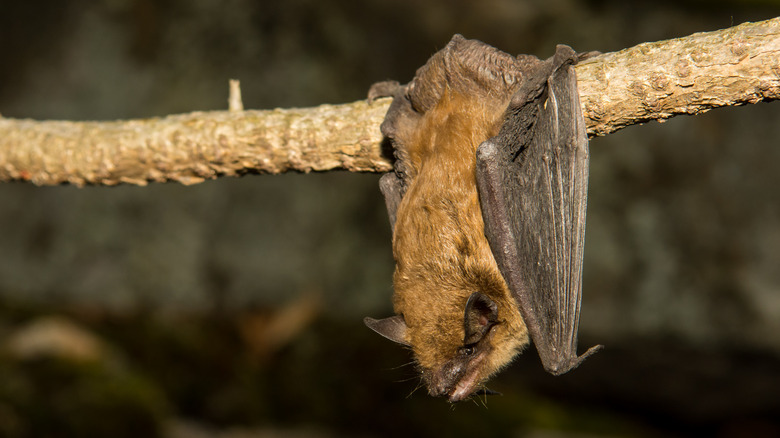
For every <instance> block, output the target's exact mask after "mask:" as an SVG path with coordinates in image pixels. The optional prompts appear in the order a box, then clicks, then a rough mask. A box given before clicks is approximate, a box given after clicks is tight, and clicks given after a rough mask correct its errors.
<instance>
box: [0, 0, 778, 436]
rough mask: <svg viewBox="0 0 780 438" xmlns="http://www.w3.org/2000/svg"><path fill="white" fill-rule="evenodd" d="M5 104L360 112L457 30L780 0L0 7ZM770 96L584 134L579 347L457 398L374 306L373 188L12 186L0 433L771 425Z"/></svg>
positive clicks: (750, 16)
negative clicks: (549, 366) (240, 104)
mask: <svg viewBox="0 0 780 438" xmlns="http://www.w3.org/2000/svg"><path fill="white" fill-rule="evenodd" d="M0 6H1V7H0V11H1V12H0V47H1V49H0V54H2V62H0V114H2V116H4V117H13V118H33V119H40V120H43V119H65V120H114V119H127V118H146V117H159V116H164V115H167V114H173V113H183V112H189V111H195V110H223V109H226V108H227V100H226V99H227V90H228V79H230V78H235V79H240V80H241V86H242V90H243V98H244V104H245V106H246V107H247V108H252V109H264V108H274V107H305V106H314V105H318V104H322V103H344V102H351V101H355V100H358V99H362V98H364V97H365V94H366V90H368V87H369V86H370V85H371V84H372V83H373V82H376V81H380V80H386V79H397V80H400V81H402V82H405V81H408V80H409V79H411V78H412V76H413V75H414V71H415V69H416V68H417V67H419V66H421V65H422V64H424V63H425V61H426V60H427V58H428V57H429V56H430V55H431V54H432V53H434V52H435V51H436V50H438V49H440V48H442V47H443V46H444V45H445V44H446V43H447V42H448V41H449V39H450V37H451V36H452V34H454V33H461V34H463V35H465V36H466V37H469V38H478V39H481V40H483V41H485V42H488V43H490V44H492V45H494V46H497V47H499V48H501V49H503V50H505V51H508V52H510V53H530V54H535V55H537V56H540V57H547V56H549V55H550V54H552V52H553V50H554V47H555V44H556V43H566V44H569V45H571V46H573V47H574V48H575V49H577V50H580V51H588V50H599V51H602V52H608V51H614V50H619V49H622V48H625V47H630V46H632V45H635V44H638V43H641V42H645V41H657V40H662V39H667V38H674V37H680V36H685V35H689V34H691V33H694V32H700V31H710V30H716V29H721V28H725V27H729V26H731V25H735V24H739V23H742V22H744V21H759V20H764V19H768V18H772V17H775V16H778V15H780V2H778V1H771V0H753V1H749V0H745V1H737V0H720V1H703V0H698V1H697V0H675V1H663V0H661V1H659V0H655V1H635V2H624V1H618V0H593V1H582V2H578V1H574V0H544V1H510V0H486V1H481V2H469V1H427V2H421V1H411V0H406V1H395V2H391V1H387V0H367V1H366V0H364V1H354V0H351V1H350V0H343V1H331V2H325V1H314V0H287V1H278V2H270V1H251V0H229V1H208V0H186V1H185V0H165V1H152V0H102V1H86V0H73V1H68V2H63V1H54V0H51V1H41V0H38V1H27V2H23V1H9V0H2V2H1V3H0ZM778 120H780V104H777V103H762V104H758V105H751V106H745V107H739V108H727V109H719V110H715V111H712V112H710V113H707V114H704V115H700V116H696V117H677V118H674V119H672V120H669V121H668V122H666V123H664V124H658V123H650V124H647V125H645V126H634V127H630V128H627V129H625V130H623V131H621V132H618V133H616V134H613V135H610V136H607V137H605V138H595V139H593V140H592V141H591V181H590V193H589V198H590V199H589V201H590V202H589V206H588V232H587V243H586V250H585V268H584V277H585V278H584V281H585V282H584V290H583V295H584V299H583V303H582V317H581V326H580V333H581V336H580V345H581V348H585V347H587V346H590V345H592V344H594V343H603V344H605V345H606V349H605V350H604V351H603V352H601V353H599V354H598V355H596V356H594V357H593V358H591V359H589V360H588V361H587V362H585V364H584V365H583V366H582V367H580V368H579V369H577V370H576V371H574V372H572V373H570V374H568V375H565V376H562V377H552V376H549V375H546V374H544V372H543V371H542V369H541V366H540V363H539V359H538V357H537V356H536V353H535V352H534V351H533V350H530V351H528V352H527V353H526V354H524V355H523V356H522V357H521V358H520V359H519V360H518V361H517V362H516V363H515V364H514V365H513V366H512V367H510V368H509V369H507V370H506V371H504V372H503V374H501V375H500V376H499V377H498V378H497V379H495V381H494V382H493V384H492V385H491V387H492V388H493V389H495V390H498V391H500V392H502V393H503V396H496V397H490V398H488V399H484V400H482V399H480V400H477V401H476V402H474V403H471V402H467V403H461V404H458V405H456V406H450V405H449V404H448V403H446V402H445V401H443V400H439V399H431V398H430V397H428V396H427V395H426V394H425V390H424V389H420V390H417V391H415V389H417V388H418V386H419V380H418V379H417V377H416V374H415V372H414V368H413V366H411V365H409V363H410V360H411V357H410V355H409V353H408V352H407V351H405V350H403V349H402V348H399V347H398V346H396V345H391V343H390V342H387V341H385V340H384V339H381V338H380V337H378V336H376V335H375V334H373V333H371V332H370V331H369V330H368V329H366V328H365V327H364V326H363V324H362V321H361V320H362V317H363V316H366V315H371V316H375V317H381V316H386V315H389V314H390V313H391V312H392V308H391V301H390V297H391V293H392V285H391V276H392V270H393V261H392V255H391V249H390V229H389V225H388V222H387V218H386V215H385V211H384V206H383V201H382V199H381V195H380V194H379V191H378V190H377V182H378V178H379V175H371V174H349V173H338V172H333V173H327V174H308V175H302V174H289V175H283V176H246V177H243V178H238V179H227V178H225V179H221V180H218V181H210V182H205V183H202V184H198V185H195V186H190V187H185V186H182V185H176V184H157V185H150V186H148V187H129V186H120V187H114V188H106V187H88V188H84V189H78V188H74V187H68V186H60V187H35V186H33V185H30V184H23V183H9V184H0V249H2V251H1V252H0V437H11V438H26V437H89V436H112V437H138V436H144V437H171V438H207V437H220V438H227V437H230V438H237V437H331V436H361V437H362V436H365V437H383V436H401V435H403V436H423V435H424V436H442V435H446V436H466V435H474V434H479V435H487V434H490V435H493V436H518V437H584V436H588V437H592V436H646V437H655V436H690V435H704V436H721V437H732V436H756V437H760V436H780V420H778V419H779V418H780V397H778V393H780V198H779V197H778V189H777V187H780V147H778V146H780V144H779V142H780V140H778V139H780V123H778Z"/></svg>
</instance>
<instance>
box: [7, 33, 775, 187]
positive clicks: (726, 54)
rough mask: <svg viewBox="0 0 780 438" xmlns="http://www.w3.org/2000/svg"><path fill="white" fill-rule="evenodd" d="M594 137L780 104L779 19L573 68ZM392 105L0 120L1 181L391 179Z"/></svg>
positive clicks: (629, 51)
mask: <svg viewBox="0 0 780 438" xmlns="http://www.w3.org/2000/svg"><path fill="white" fill-rule="evenodd" d="M576 70H577V76H578V85H579V89H580V99H581V102H582V105H583V112H584V115H585V119H586V123H587V127H588V134H589V135H591V136H599V135H606V134H609V133H611V132H615V131H617V130H619V129H622V128H624V127H626V126H629V125H633V124H637V123H643V122H647V121H650V120H656V119H657V120H663V119H667V118H669V117H673V116H675V115H678V114H698V113H701V112H705V111H708V110H710V109H712V108H717V107H721V106H731V105H743V104H747V103H756V102H760V101H762V100H773V99H778V98H780V18H774V19H772V20H767V21H763V22H759V23H745V24H742V25H739V26H736V27H732V28H729V29H725V30H720V31H716V32H707V33H697V34H693V35H690V36H688V37H684V38H678V39H673V40H667V41H661V42H655V43H645V44H640V45H637V46H635V47H632V48H629V49H625V50H621V51H619V52H614V53H607V54H603V55H600V56H598V57H595V58H592V59H589V60H587V61H584V62H582V63H580V64H578V65H577V66H576ZM389 103H390V99H382V100H379V101H377V102H375V103H373V104H371V105H369V104H367V103H366V102H364V101H359V102H354V103H350V104H344V105H322V106H319V107H316V108H293V109H276V110H268V111H213V112H194V113H189V114H182V115H174V116H169V117H165V118H161V119H146V120H129V121H117V122H64V121H42V122H38V121H32V120H16V119H3V118H0V181H12V180H25V181H32V182H33V183H35V184H39V185H51V184H61V183H70V184H75V185H79V186H83V185H86V184H105V185H113V184H118V183H131V184H139V185H144V184H147V183H148V182H165V181H178V182H181V183H184V184H193V183H197V182H201V181H203V180H205V179H213V178H216V177H219V176H223V175H240V174H244V173H270V174H276V173H282V172H286V171H290V170H293V171H301V172H309V171H325V170H336V169H342V170H348V171H351V172H386V171H389V170H390V169H391V168H392V164H391V161H390V157H389V156H388V154H387V153H383V150H382V144H381V141H382V137H381V134H380V132H379V124H380V123H381V122H382V119H383V118H384V114H385V112H386V111H387V108H388V106H389Z"/></svg>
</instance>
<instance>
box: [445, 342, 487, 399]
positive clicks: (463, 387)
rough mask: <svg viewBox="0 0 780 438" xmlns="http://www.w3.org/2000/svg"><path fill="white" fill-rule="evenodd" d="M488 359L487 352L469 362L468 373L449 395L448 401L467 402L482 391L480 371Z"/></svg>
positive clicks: (459, 380)
mask: <svg viewBox="0 0 780 438" xmlns="http://www.w3.org/2000/svg"><path fill="white" fill-rule="evenodd" d="M486 358H487V352H481V353H480V354H478V355H477V356H476V357H474V358H473V359H472V360H470V361H469V364H468V367H467V371H466V373H465V374H464V375H463V376H462V377H461V378H460V379H458V382H457V383H456V384H455V387H454V388H453V389H452V390H451V391H450V392H449V394H447V399H448V400H449V401H450V402H451V403H455V402H459V401H462V400H465V399H467V398H469V397H471V395H472V394H473V393H475V392H477V390H478V389H480V388H479V386H480V384H481V383H482V379H481V375H482V373H481V372H480V371H481V369H482V363H483V362H484V361H485V359H486Z"/></svg>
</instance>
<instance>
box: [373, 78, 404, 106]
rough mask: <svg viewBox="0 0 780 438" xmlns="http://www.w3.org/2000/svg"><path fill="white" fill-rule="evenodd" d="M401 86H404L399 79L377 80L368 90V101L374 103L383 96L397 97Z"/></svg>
mask: <svg viewBox="0 0 780 438" xmlns="http://www.w3.org/2000/svg"><path fill="white" fill-rule="evenodd" d="M401 88H403V86H401V84H399V83H398V81H383V82H377V83H375V84H374V85H372V86H371V88H370V89H369V90H368V103H373V102H374V101H375V100H377V99H379V98H382V97H395V95H396V94H398V92H399V91H400V90H401Z"/></svg>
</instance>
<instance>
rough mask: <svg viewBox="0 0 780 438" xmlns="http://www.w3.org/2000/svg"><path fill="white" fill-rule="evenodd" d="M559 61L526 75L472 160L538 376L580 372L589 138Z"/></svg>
mask: <svg viewBox="0 0 780 438" xmlns="http://www.w3.org/2000/svg"><path fill="white" fill-rule="evenodd" d="M576 59H577V55H576V54H575V53H574V51H573V50H572V49H571V48H569V47H567V46H558V49H557V50H556V54H555V56H553V57H552V58H550V59H548V60H547V61H545V62H544V63H543V65H542V66H541V67H539V68H538V69H537V70H536V72H534V73H532V74H530V75H529V76H527V78H528V79H527V80H526V81H525V82H524V83H523V84H522V85H521V86H520V89H519V91H518V92H517V93H516V94H515V95H514V96H513V98H512V102H511V103H510V105H509V108H508V110H507V116H506V119H505V122H504V125H503V126H502V128H501V131H500V133H499V134H498V135H497V136H495V137H493V138H491V139H489V140H487V141H485V142H484V143H482V145H480V147H479V150H478V151H477V184H478V187H479V194H480V203H481V207H482V215H483V218H484V220H485V234H486V236H487V238H488V241H489V242H490V246H491V250H492V252H493V255H494V257H495V259H496V262H497V263H498V266H499V269H500V270H501V273H502V275H503V276H504V279H505V280H506V282H507V284H508V286H509V288H510V290H511V291H512V294H513V296H514V297H515V299H516V300H517V303H518V305H519V308H520V312H521V314H522V316H523V318H524V320H525V323H526V326H527V327H528V330H529V332H530V334H531V338H532V340H533V342H534V344H535V345H536V349H537V351H538V352H539V356H540V358H541V359H542V363H543V365H544V368H545V369H546V370H547V371H548V372H550V373H552V374H555V375H558V374H563V373H565V372H567V371H569V370H571V369H573V368H575V367H577V366H578V365H579V364H580V363H581V362H582V361H583V360H584V359H585V358H586V357H588V356H590V355H591V354H593V353H595V352H596V351H597V350H598V349H599V348H600V347H601V346H600V345H599V346H596V347H592V348H591V349H589V350H588V351H587V352H586V353H584V354H583V355H582V356H579V357H578V356H577V328H578V324H579V314H580V298H581V288H582V283H581V280H582V258H583V248H584V246H583V244H584V238H585V207H586V203H587V186H588V138H587V134H586V132H585V122H584V119H583V117H582V111H581V109H580V102H579V94H578V92H577V78H576V75H575V73H574V67H573V64H574V63H575V62H576Z"/></svg>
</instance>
